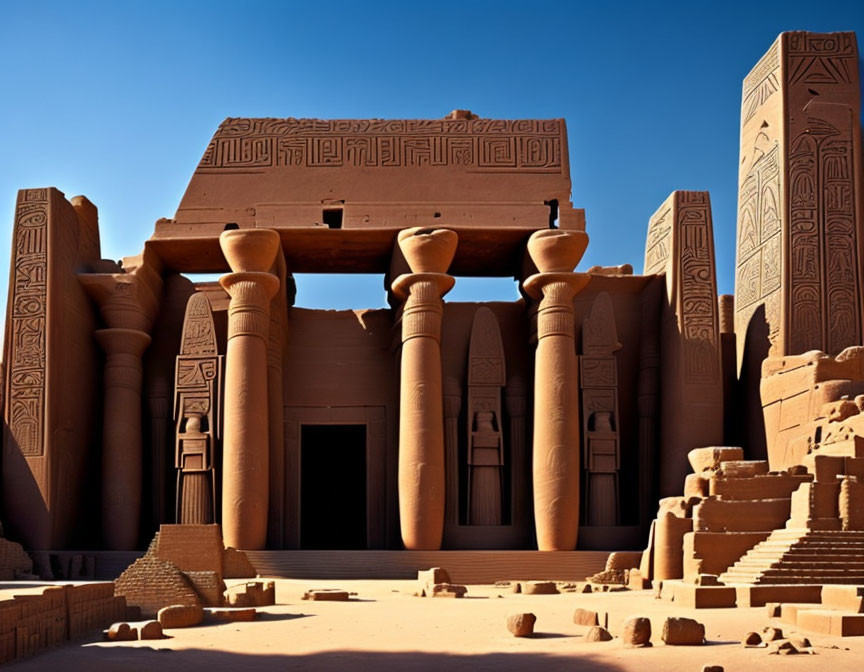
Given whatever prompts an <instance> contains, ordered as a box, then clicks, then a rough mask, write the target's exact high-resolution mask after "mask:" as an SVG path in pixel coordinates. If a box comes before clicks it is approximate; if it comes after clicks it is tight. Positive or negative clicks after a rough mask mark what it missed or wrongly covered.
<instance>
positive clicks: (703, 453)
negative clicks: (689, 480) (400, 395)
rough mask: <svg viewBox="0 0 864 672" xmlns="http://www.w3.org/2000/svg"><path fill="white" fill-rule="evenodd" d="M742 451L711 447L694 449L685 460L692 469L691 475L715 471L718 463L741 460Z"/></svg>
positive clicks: (731, 448) (725, 447)
mask: <svg viewBox="0 0 864 672" xmlns="http://www.w3.org/2000/svg"><path fill="white" fill-rule="evenodd" d="M743 459H744V450H743V449H742V448H733V447H730V446H711V447H709V448H694V449H693V450H691V451H690V452H689V453H687V460H688V461H689V462H690V466H691V467H693V473H696V474H701V473H702V472H703V471H717V470H718V469H720V463H721V462H726V461H731V460H743Z"/></svg>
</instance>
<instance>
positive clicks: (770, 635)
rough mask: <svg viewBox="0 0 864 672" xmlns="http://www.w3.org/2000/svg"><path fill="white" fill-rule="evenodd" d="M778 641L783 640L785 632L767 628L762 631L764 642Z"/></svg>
mask: <svg viewBox="0 0 864 672" xmlns="http://www.w3.org/2000/svg"><path fill="white" fill-rule="evenodd" d="M778 639H783V631H782V630H781V629H780V628H773V627H770V626H769V627H766V628H763V629H762V640H763V641H766V642H775V641H777V640H778Z"/></svg>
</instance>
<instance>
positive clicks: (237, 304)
mask: <svg viewBox="0 0 864 672" xmlns="http://www.w3.org/2000/svg"><path fill="white" fill-rule="evenodd" d="M219 284H220V285H222V288H223V289H224V290H225V291H226V292H228V295H229V296H230V297H231V301H230V303H229V304H228V340H231V339H232V338H234V337H236V336H258V337H259V338H263V339H267V338H268V334H269V330H270V300H271V299H272V298H273V297H274V296H275V295H276V292H278V291H279V278H277V277H276V276H275V275H273V274H272V273H264V272H260V271H241V272H238V273H229V274H228V275H223V276H222V277H221V278H219Z"/></svg>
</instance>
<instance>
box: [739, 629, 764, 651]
mask: <svg viewBox="0 0 864 672" xmlns="http://www.w3.org/2000/svg"><path fill="white" fill-rule="evenodd" d="M741 645H742V646H745V647H747V648H751V649H752V648H754V647H757V646H762V636H761V635H760V634H759V633H758V632H748V633H747V634H746V635H744V637H743V639H742V640H741Z"/></svg>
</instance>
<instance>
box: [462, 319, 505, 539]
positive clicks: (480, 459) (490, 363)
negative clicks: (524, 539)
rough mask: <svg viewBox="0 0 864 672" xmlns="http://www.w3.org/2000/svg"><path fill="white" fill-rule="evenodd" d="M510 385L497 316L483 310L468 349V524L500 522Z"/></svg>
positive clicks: (476, 320) (472, 333) (475, 324)
mask: <svg viewBox="0 0 864 672" xmlns="http://www.w3.org/2000/svg"><path fill="white" fill-rule="evenodd" d="M506 383H507V374H506V370H505V362H504V345H503V343H502V341H501V330H500V328H499V326H498V319H497V318H496V317H495V313H493V312H492V311H491V310H490V309H489V308H486V307H485V306H484V307H482V308H479V309H478V310H477V312H476V313H474V322H473V323H472V325H471V342H470V346H469V350H468V416H467V417H468V524H469V525H501V523H502V520H503V518H502V513H503V510H502V492H503V487H504V468H505V464H504V441H503V418H502V416H501V388H502V387H504V385H506Z"/></svg>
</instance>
